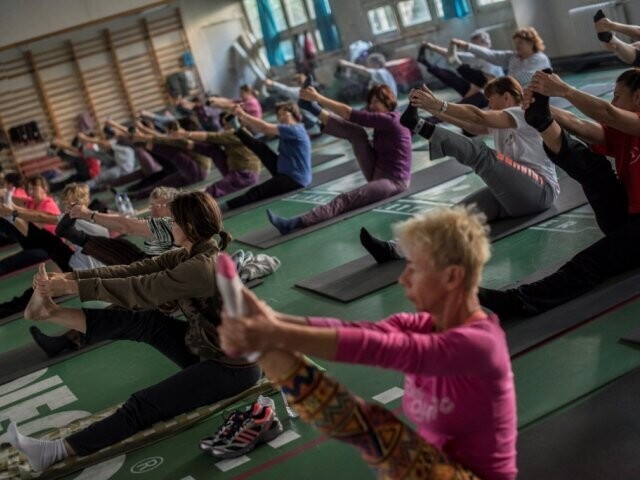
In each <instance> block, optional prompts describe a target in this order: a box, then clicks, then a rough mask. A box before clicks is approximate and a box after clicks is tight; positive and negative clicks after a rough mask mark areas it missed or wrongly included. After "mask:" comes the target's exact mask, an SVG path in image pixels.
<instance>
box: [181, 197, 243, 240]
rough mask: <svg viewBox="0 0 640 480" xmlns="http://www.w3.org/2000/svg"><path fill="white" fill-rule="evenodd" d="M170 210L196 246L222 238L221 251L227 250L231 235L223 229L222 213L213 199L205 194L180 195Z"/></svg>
mask: <svg viewBox="0 0 640 480" xmlns="http://www.w3.org/2000/svg"><path fill="white" fill-rule="evenodd" d="M169 208H170V209H171V215H172V216H173V219H174V221H175V222H176V223H177V224H178V225H180V228H182V231H183V232H184V234H185V235H186V237H187V238H188V239H189V240H190V241H191V242H192V243H194V244H196V243H199V242H203V241H206V240H209V239H210V238H212V237H213V236H214V235H216V234H217V235H219V236H220V241H219V242H218V246H219V248H220V250H224V249H225V248H227V245H229V243H230V242H231V235H229V234H228V233H227V232H225V231H224V230H223V229H222V212H221V211H220V207H218V204H217V203H216V201H215V200H214V199H213V197H212V196H211V195H209V194H207V193H204V192H189V193H180V194H178V195H176V197H175V198H174V199H173V200H172V201H171V203H170V205H169Z"/></svg>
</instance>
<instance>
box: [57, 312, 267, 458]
mask: <svg viewBox="0 0 640 480" xmlns="http://www.w3.org/2000/svg"><path fill="white" fill-rule="evenodd" d="M84 313H85V315H86V317H87V331H86V333H85V334H84V335H83V337H82V339H83V342H84V343H85V344H91V343H96V342H100V341H102V340H133V341H136V342H144V343H147V344H149V345H151V346H152V347H154V348H155V349H156V350H158V351H159V352H160V353H162V354H163V355H165V356H166V357H167V358H169V359H170V360H172V361H173V362H174V363H175V364H176V365H178V366H179V367H180V368H181V369H182V370H180V371H179V372H178V373H176V374H174V375H172V376H170V377H169V378H167V379H165V380H163V381H161V382H160V383H157V384H155V385H153V386H151V387H148V388H145V389H143V390H140V391H138V392H136V393H134V394H133V395H131V396H130V397H129V399H128V400H127V401H126V402H125V403H124V404H123V405H122V406H121V407H120V408H119V409H118V410H117V411H116V412H115V413H114V414H113V415H111V416H110V417H107V418H105V419H104V420H101V421H99V422H96V423H94V424H92V425H90V426H89V427H87V428H86V429H84V430H82V431H80V432H77V433H74V434H73V435H71V436H69V437H67V438H66V440H67V442H68V443H69V445H71V447H72V448H73V449H74V450H75V452H76V454H78V455H88V454H90V453H93V452H95V451H97V450H100V449H101V448H104V447H107V446H109V445H113V444H114V443H116V442H119V441H121V440H124V439H125V438H127V437H130V436H131V435H133V434H135V433H136V432H139V431H140V430H143V429H145V428H148V427H150V426H151V425H153V424H154V423H155V422H158V421H162V420H168V419H170V418H173V417H175V416H177V415H180V414H182V413H185V412H188V411H191V410H194V409H196V408H198V407H201V406H204V405H209V404H211V403H214V402H217V401H218V400H222V399H224V398H228V397H231V396H233V395H237V394H238V393H241V392H242V391H244V390H246V389H248V388H250V387H252V386H253V385H254V384H255V383H256V382H257V381H258V380H259V379H260V368H258V367H257V366H255V365H250V366H240V367H230V366H225V365H222V364H220V363H218V362H215V361H213V360H204V361H201V360H200V359H199V358H198V357H197V356H196V355H194V354H193V353H191V351H189V349H188V348H187V346H186V345H185V343H184V337H185V333H186V329H187V323H186V322H184V321H181V320H177V319H175V318H173V317H170V316H168V315H165V314H163V313H161V312H159V311H157V310H145V311H140V312H134V311H129V310H92V309H86V310H84Z"/></svg>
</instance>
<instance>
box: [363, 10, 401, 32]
mask: <svg viewBox="0 0 640 480" xmlns="http://www.w3.org/2000/svg"><path fill="white" fill-rule="evenodd" d="M367 17H369V24H370V25H371V31H372V32H373V34H374V35H379V34H381V33H387V32H393V31H395V30H398V23H397V22H396V17H395V15H394V13H393V9H392V8H391V6H390V5H387V6H385V7H378V8H374V9H372V10H369V11H368V12H367Z"/></svg>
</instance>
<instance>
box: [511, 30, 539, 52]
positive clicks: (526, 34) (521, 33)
mask: <svg viewBox="0 0 640 480" xmlns="http://www.w3.org/2000/svg"><path fill="white" fill-rule="evenodd" d="M512 38H513V39H514V40H515V39H516V38H521V39H522V40H527V41H528V42H531V43H533V51H534V53H538V52H544V42H543V41H542V37H540V35H539V34H538V31H537V30H536V29H535V28H533V27H523V28H519V29H518V30H516V31H515V32H514V34H513V37H512Z"/></svg>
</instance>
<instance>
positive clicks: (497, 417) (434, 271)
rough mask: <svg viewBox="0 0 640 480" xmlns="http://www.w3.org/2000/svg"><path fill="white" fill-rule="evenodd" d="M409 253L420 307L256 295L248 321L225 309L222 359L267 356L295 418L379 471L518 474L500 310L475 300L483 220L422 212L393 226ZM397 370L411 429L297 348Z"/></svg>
mask: <svg viewBox="0 0 640 480" xmlns="http://www.w3.org/2000/svg"><path fill="white" fill-rule="evenodd" d="M396 234H397V236H398V237H399V243H400V245H401V246H402V248H403V250H404V251H405V252H406V255H407V266H406V269H405V271H404V272H403V274H402V276H401V277H400V283H401V285H402V286H403V287H404V289H405V291H406V295H407V297H408V298H409V300H411V302H412V303H413V304H414V306H415V307H416V310H417V312H416V313H398V314H395V315H392V316H391V317H389V318H387V319H385V320H383V321H381V322H378V323H372V322H345V321H342V320H337V319H331V318H316V317H295V316H291V315H284V314H281V313H276V312H274V311H272V310H271V309H270V308H269V307H268V306H267V305H266V304H264V303H263V302H261V301H259V300H258V299H257V298H256V297H255V296H253V294H251V293H249V292H248V291H247V292H245V298H246V299H247V301H248V302H249V305H250V310H249V311H250V312H251V313H250V315H249V316H247V317H238V318H227V317H224V316H223V323H222V327H220V328H219V333H220V336H221V345H222V348H223V350H224V351H225V352H227V353H228V354H230V355H240V354H243V353H245V352H252V351H260V352H263V353H262V356H261V358H260V360H259V364H260V366H261V367H262V369H263V370H264V371H265V373H266V374H267V376H269V378H271V379H272V380H273V381H275V382H277V383H279V384H280V385H281V387H282V389H283V391H284V392H285V393H286V394H287V395H288V398H289V401H290V403H291V405H292V406H293V408H295V409H296V410H297V411H298V412H299V413H300V415H301V417H302V418H303V419H305V420H306V421H308V422H311V423H313V424H314V425H315V426H316V427H317V428H318V429H320V430H322V431H323V432H325V433H327V434H328V435H330V436H333V437H335V438H337V439H340V440H342V441H345V442H347V443H351V444H353V445H354V446H356V447H357V448H358V449H359V450H360V451H361V454H362V457H363V458H364V459H365V460H366V461H367V462H368V463H369V464H370V465H371V466H372V467H373V468H374V469H375V470H376V472H377V473H378V475H379V476H380V477H381V478H429V479H437V480H445V479H447V480H453V479H461V480H465V479H466V480H470V479H477V478H482V479H485V480H486V479H495V480H513V479H515V477H516V474H517V469H516V437H517V426H516V406H515V405H516V404H515V391H514V385H513V373H512V370H511V361H510V358H509V352H508V350H507V344H506V339H505V335H504V332H503V331H502V329H501V328H500V324H499V321H498V319H497V317H495V316H490V315H487V314H486V313H485V312H484V311H483V310H482V309H481V308H480V303H479V301H478V297H477V292H478V284H479V282H480V277H481V273H482V268H483V266H484V264H485V263H486V262H487V260H488V259H489V256H490V253H489V242H488V239H487V235H486V227H485V223H484V218H483V217H481V216H480V215H479V214H477V213H474V212H472V211H470V210H469V209H468V207H463V206H457V207H453V208H450V209H440V210H434V211H431V212H428V213H426V214H423V215H421V216H419V217H415V218H413V219H411V220H408V221H406V222H404V223H402V224H400V225H398V226H396ZM303 353H305V354H309V355H313V356H317V357H321V358H326V359H330V360H336V361H342V362H347V363H357V364H364V365H372V366H378V367H383V368H391V369H394V370H399V371H401V372H403V373H404V374H405V383H404V399H403V408H404V412H405V414H406V416H407V417H408V418H409V419H410V420H411V421H412V422H413V423H414V424H415V430H414V429H412V428H410V427H408V426H406V425H405V424H403V423H402V422H401V421H400V420H398V419H397V418H396V417H395V416H394V415H393V414H392V413H391V412H389V411H387V410H385V409H384V408H382V407H381V406H379V405H374V404H367V403H365V402H364V401H363V400H362V399H361V398H358V397H356V396H354V395H352V394H351V393H349V392H348V391H347V390H346V389H345V388H344V387H343V386H342V385H340V384H338V383H337V382H336V381H335V380H333V379H331V378H330V377H327V376H326V375H325V374H324V373H323V372H320V371H319V370H318V369H317V368H316V367H315V366H314V365H313V364H312V363H310V362H309V361H307V360H306V359H305V357H304V356H303V355H301V354H303Z"/></svg>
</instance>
